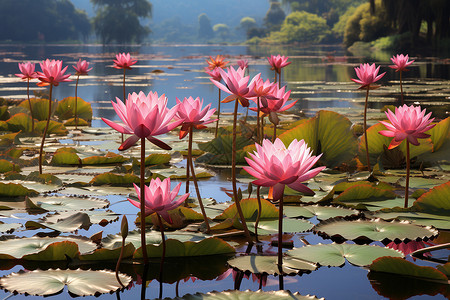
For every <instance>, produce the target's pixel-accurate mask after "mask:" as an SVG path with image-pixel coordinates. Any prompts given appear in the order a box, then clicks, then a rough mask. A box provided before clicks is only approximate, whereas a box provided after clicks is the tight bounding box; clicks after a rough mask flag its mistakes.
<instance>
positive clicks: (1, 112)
mask: <svg viewBox="0 0 450 300" xmlns="http://www.w3.org/2000/svg"><path fill="white" fill-rule="evenodd" d="M8 119H9V112H8V106H7V105H2V106H0V120H1V121H5V120H8Z"/></svg>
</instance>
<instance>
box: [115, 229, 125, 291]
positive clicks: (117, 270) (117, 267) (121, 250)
mask: <svg viewBox="0 0 450 300" xmlns="http://www.w3.org/2000/svg"><path fill="white" fill-rule="evenodd" d="M124 249H125V237H122V247H121V248H120V254H119V259H118V260H117V265H116V279H117V281H118V282H119V284H120V285H121V286H122V288H125V286H124V285H123V283H122V281H121V280H120V277H119V267H120V263H121V262H122V258H123V250H124Z"/></svg>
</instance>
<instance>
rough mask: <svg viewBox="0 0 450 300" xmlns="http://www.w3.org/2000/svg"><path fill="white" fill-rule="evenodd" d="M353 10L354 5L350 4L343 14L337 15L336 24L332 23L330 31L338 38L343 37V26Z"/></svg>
mask: <svg viewBox="0 0 450 300" xmlns="http://www.w3.org/2000/svg"><path fill="white" fill-rule="evenodd" d="M355 10H356V7H354V6H351V7H349V8H348V10H347V11H346V12H345V13H344V14H343V15H341V16H340V17H339V21H338V22H337V23H336V24H334V26H333V29H332V31H333V33H334V34H335V35H337V36H338V37H340V38H344V33H345V27H346V25H347V22H348V20H349V19H350V17H351V16H352V15H353V13H354V12H355Z"/></svg>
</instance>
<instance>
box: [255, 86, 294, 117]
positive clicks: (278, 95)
mask: <svg viewBox="0 0 450 300" xmlns="http://www.w3.org/2000/svg"><path fill="white" fill-rule="evenodd" d="M285 89H286V87H285V86H283V87H282V88H281V89H279V88H278V86H277V85H276V84H274V89H273V90H272V91H271V95H270V96H269V97H266V98H267V100H266V105H263V104H264V103H263V102H262V101H261V105H260V111H261V112H262V113H264V114H265V115H268V114H270V113H271V112H282V111H285V110H288V109H290V108H291V107H292V106H294V105H295V104H296V103H297V101H298V100H295V101H292V102H291V103H289V104H286V102H287V101H288V100H289V96H290V95H291V90H289V91H287V92H285ZM285 104H286V105H285ZM250 109H251V110H253V111H257V108H255V107H252V108H250Z"/></svg>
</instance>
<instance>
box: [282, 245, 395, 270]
mask: <svg viewBox="0 0 450 300" xmlns="http://www.w3.org/2000/svg"><path fill="white" fill-rule="evenodd" d="M286 254H287V255H289V256H292V257H295V258H299V259H304V260H307V261H310V262H314V263H317V264H319V265H321V266H330V267H339V266H342V265H344V264H345V259H347V261H348V262H349V263H351V264H352V265H355V266H361V267H362V266H368V265H370V264H371V263H372V262H373V261H374V260H375V259H377V258H379V257H382V256H394V257H403V254H402V253H401V252H399V251H397V250H394V249H391V248H385V247H379V246H368V245H355V244H335V243H333V244H318V245H308V246H305V247H300V248H294V249H293V250H289V251H288V252H287V253H286Z"/></svg>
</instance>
